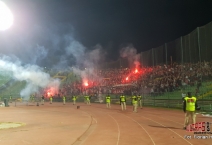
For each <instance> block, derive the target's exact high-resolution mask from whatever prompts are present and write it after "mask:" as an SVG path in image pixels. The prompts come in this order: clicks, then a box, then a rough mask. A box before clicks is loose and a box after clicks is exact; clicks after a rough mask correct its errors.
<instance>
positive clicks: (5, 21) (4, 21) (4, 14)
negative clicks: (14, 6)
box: [0, 1, 13, 31]
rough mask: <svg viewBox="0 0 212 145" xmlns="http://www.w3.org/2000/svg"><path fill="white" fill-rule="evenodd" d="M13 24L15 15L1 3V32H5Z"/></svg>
mask: <svg viewBox="0 0 212 145" xmlns="http://www.w3.org/2000/svg"><path fill="white" fill-rule="evenodd" d="M12 24H13V14H12V12H11V11H10V9H9V8H8V7H7V5H6V4H5V3H3V2H2V1H0V30H1V31H4V30H6V29H8V28H10V27H11V26H12Z"/></svg>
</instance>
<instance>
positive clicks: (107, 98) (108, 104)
mask: <svg viewBox="0 0 212 145" xmlns="http://www.w3.org/2000/svg"><path fill="white" fill-rule="evenodd" d="M110 101H111V100H110V95H109V94H108V95H107V96H106V97H105V102H106V107H107V108H110Z"/></svg>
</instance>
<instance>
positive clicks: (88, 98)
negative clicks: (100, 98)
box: [85, 95, 91, 105]
mask: <svg viewBox="0 0 212 145" xmlns="http://www.w3.org/2000/svg"><path fill="white" fill-rule="evenodd" d="M85 99H86V104H87V105H91V102H90V96H89V95H86V96H85Z"/></svg>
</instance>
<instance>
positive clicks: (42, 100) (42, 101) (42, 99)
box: [41, 95, 44, 105]
mask: <svg viewBox="0 0 212 145" xmlns="http://www.w3.org/2000/svg"><path fill="white" fill-rule="evenodd" d="M41 104H42V105H44V95H42V97H41Z"/></svg>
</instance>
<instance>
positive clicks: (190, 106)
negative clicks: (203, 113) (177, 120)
mask: <svg viewBox="0 0 212 145" xmlns="http://www.w3.org/2000/svg"><path fill="white" fill-rule="evenodd" d="M196 110H200V107H198V104H197V99H196V97H194V96H192V95H191V92H188V94H187V96H186V97H185V98H184V101H183V111H184V113H185V122H184V127H183V129H186V127H187V126H188V125H189V120H190V119H191V120H192V122H191V124H195V123H196V115H195V111H196Z"/></svg>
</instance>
